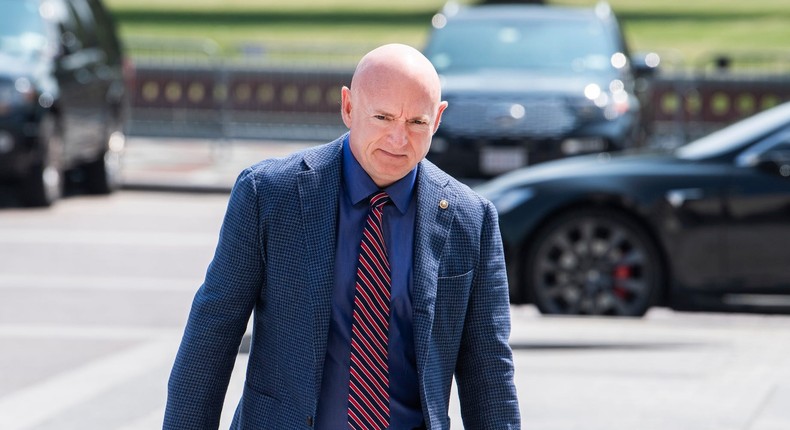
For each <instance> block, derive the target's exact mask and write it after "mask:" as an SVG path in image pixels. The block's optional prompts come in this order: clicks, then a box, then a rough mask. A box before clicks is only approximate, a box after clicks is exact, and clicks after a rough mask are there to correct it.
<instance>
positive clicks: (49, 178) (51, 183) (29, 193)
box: [19, 115, 64, 207]
mask: <svg viewBox="0 0 790 430" xmlns="http://www.w3.org/2000/svg"><path fill="white" fill-rule="evenodd" d="M39 127H40V131H39V143H40V144H41V159H40V160H39V161H38V162H37V163H35V164H34V165H33V166H32V168H31V169H30V171H29V172H28V174H27V176H26V177H25V179H24V181H23V186H22V190H21V191H22V194H21V195H20V196H19V197H20V199H21V200H22V202H23V203H24V204H26V205H27V206H32V207H48V206H51V205H52V204H53V203H55V202H56V201H58V200H59V199H60V198H61V197H63V186H64V185H63V183H64V181H63V134H62V130H61V129H60V127H59V126H58V123H57V120H56V119H55V117H54V116H51V115H50V116H45V117H44V118H42V119H41V123H40V125H39Z"/></svg>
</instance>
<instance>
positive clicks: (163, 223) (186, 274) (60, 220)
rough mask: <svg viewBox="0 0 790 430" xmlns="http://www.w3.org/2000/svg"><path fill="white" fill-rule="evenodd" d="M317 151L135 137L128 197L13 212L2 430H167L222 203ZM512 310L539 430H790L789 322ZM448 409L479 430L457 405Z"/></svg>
mask: <svg viewBox="0 0 790 430" xmlns="http://www.w3.org/2000/svg"><path fill="white" fill-rule="evenodd" d="M316 143H317V142H263V141H233V142H222V141H191V140H175V139H168V140H163V139H162V140H160V139H142V138H135V137H133V138H131V139H129V142H128V147H127V157H126V160H125V167H126V169H125V174H124V175H125V176H124V182H125V187H126V188H127V190H124V191H121V192H119V193H115V194H113V195H111V196H99V197H97V196H81V195H76V196H72V197H69V198H66V199H64V200H63V201H61V202H58V204H56V205H55V206H54V207H53V208H50V209H46V210H30V209H25V208H13V207H12V208H5V209H2V210H0V430H77V429H79V430H153V429H157V428H161V422H162V415H163V411H164V404H165V393H166V382H167V376H168V374H169V371H170V367H171V366H172V362H173V357H174V354H175V350H176V348H177V346H178V342H179V339H180V336H181V333H182V331H183V327H184V323H185V320H186V315H187V312H188V310H189V306H190V303H191V298H192V296H193V294H194V291H195V289H196V288H197V286H198V285H199V284H200V282H201V280H202V277H203V275H204V273H205V268H206V266H207V264H208V262H209V261H210V258H211V256H212V254H213V249H214V246H215V245H216V237H217V233H218V229H219V226H220V223H221V220H222V216H223V214H224V209H225V205H226V203H227V196H226V195H220V194H217V193H226V192H227V191H228V190H229V189H230V187H231V186H232V184H233V182H234V181H235V178H236V176H237V175H238V173H239V172H240V171H241V170H243V169H244V168H245V167H247V166H249V165H251V164H253V163H255V162H257V161H258V160H260V159H263V158H269V157H275V156H282V155H286V154H288V153H291V152H293V151H296V150H299V149H302V148H306V147H309V146H311V145H315V144H316ZM136 190H143V191H136ZM146 190H157V191H160V190H161V192H150V191H146ZM172 191H176V192H172ZM212 192H216V193H212ZM185 213H186V214H189V216H185V215H184V214H185ZM511 315H512V321H513V330H512V334H511V337H510V344H511V346H512V347H513V352H514V364H515V381H516V386H517V389H518V392H519V401H520V404H519V406H520V409H521V413H522V417H523V428H524V429H525V430H528V429H536V430H788V429H790V316H788V315H748V314H724V313H721V314H719V313H693V312H675V311H673V310H670V309H666V308H656V309H652V310H651V311H650V312H649V313H648V314H647V315H646V317H645V318H639V319H625V318H572V317H545V316H541V315H539V314H538V313H537V311H536V310H535V308H534V307H532V306H513V307H511ZM248 358H249V356H248V355H247V354H243V353H242V354H239V356H238V360H237V364H236V367H235V369H234V372H233V376H232V379H231V384H230V388H229V391H228V396H227V397H226V407H225V413H224V414H223V417H224V418H223V422H222V426H221V428H227V426H228V424H229V420H230V414H231V413H232V411H233V407H234V405H235V403H236V402H237V401H238V398H239V395H240V394H241V390H242V388H243V384H244V369H245V365H246V362H247V360H248ZM449 415H450V417H451V419H452V423H453V427H452V428H453V429H461V428H463V426H462V425H461V423H462V420H461V412H460V406H459V404H458V401H457V396H456V395H455V394H454V395H453V396H452V397H451V407H450V411H449Z"/></svg>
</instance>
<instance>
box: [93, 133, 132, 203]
mask: <svg viewBox="0 0 790 430" xmlns="http://www.w3.org/2000/svg"><path fill="white" fill-rule="evenodd" d="M124 140H125V136H124V134H123V132H121V131H115V132H113V133H111V134H110V137H109V143H108V145H107V148H108V149H107V151H105V152H104V153H103V154H102V155H101V156H99V158H97V159H96V160H94V161H92V162H90V163H88V164H86V165H85V180H86V182H85V187H86V188H87V191H88V192H89V193H92V194H110V193H112V192H113V191H115V190H116V189H118V187H119V186H120V182H121V152H122V150H123V146H124Z"/></svg>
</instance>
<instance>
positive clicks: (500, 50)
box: [427, 19, 616, 74]
mask: <svg viewBox="0 0 790 430" xmlns="http://www.w3.org/2000/svg"><path fill="white" fill-rule="evenodd" d="M615 51H616V47H615V45H614V43H613V41H612V40H611V37H610V33H608V32H607V31H606V28H605V27H604V25H603V23H601V22H600V21H598V20H596V19H590V20H564V19H562V20H520V21H509V20H502V21H500V20H496V21H494V20H491V21H457V22H454V23H453V22H450V23H448V24H447V26H446V27H444V28H443V29H440V30H436V31H435V32H434V35H433V36H432V39H431V42H430V45H429V46H428V48H427V53H428V56H429V58H430V59H431V61H432V62H433V63H434V65H435V66H436V68H437V69H438V70H439V72H440V73H448V72H449V73H452V72H457V71H475V70H481V69H489V68H510V69H527V70H530V69H533V70H538V69H540V70H545V69H548V70H552V71H556V72H557V73H563V74H573V73H580V72H587V73H589V71H599V72H605V71H610V70H611V69H612V66H611V63H610V62H611V57H612V54H613V53H614V52H615Z"/></svg>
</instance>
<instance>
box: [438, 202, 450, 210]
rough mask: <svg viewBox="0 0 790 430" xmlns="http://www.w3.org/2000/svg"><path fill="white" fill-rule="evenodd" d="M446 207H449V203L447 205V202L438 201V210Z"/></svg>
mask: <svg viewBox="0 0 790 430" xmlns="http://www.w3.org/2000/svg"><path fill="white" fill-rule="evenodd" d="M448 206H450V203H448V202H447V200H440V201H439V207H440V208H442V209H447V207H448Z"/></svg>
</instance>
